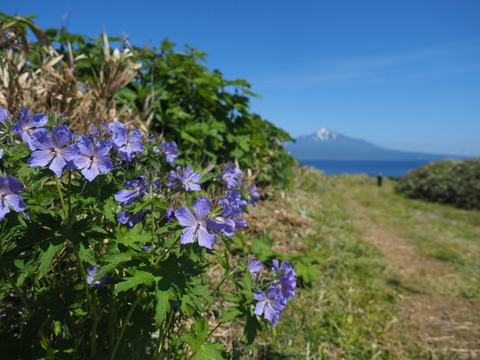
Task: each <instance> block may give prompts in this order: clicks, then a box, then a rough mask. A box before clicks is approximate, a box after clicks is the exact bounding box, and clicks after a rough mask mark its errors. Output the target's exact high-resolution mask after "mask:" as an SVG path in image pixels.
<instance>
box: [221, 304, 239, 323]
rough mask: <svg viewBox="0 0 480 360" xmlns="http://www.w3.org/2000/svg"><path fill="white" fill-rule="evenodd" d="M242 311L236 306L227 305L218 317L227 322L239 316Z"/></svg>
mask: <svg viewBox="0 0 480 360" xmlns="http://www.w3.org/2000/svg"><path fill="white" fill-rule="evenodd" d="M242 314H243V313H242V312H241V311H240V310H239V309H238V308H236V307H229V308H228V309H227V311H225V313H224V314H223V315H222V317H221V318H220V320H219V321H220V322H228V321H232V320H233V319H236V318H237V317H240V316H241V315H242Z"/></svg>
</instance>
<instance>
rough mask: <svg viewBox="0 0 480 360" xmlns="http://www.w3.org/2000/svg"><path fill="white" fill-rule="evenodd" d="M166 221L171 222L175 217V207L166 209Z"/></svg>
mask: <svg viewBox="0 0 480 360" xmlns="http://www.w3.org/2000/svg"><path fill="white" fill-rule="evenodd" d="M164 218H165V222H167V223H170V222H172V220H173V219H175V210H173V208H169V209H167V210H166V211H165V217H164Z"/></svg>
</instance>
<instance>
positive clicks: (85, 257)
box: [78, 244, 95, 265]
mask: <svg viewBox="0 0 480 360" xmlns="http://www.w3.org/2000/svg"><path fill="white" fill-rule="evenodd" d="M93 254H94V251H93V249H90V248H85V246H83V244H80V245H79V247H78V255H79V256H80V260H82V261H85V262H86V263H89V264H90V265H95V258H94V257H93Z"/></svg>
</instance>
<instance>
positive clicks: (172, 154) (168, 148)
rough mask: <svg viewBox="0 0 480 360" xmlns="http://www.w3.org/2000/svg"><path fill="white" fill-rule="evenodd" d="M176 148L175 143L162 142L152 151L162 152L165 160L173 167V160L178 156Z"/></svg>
mask: <svg viewBox="0 0 480 360" xmlns="http://www.w3.org/2000/svg"><path fill="white" fill-rule="evenodd" d="M176 148H177V143H176V142H175V141H170V142H169V143H167V142H165V141H164V142H162V144H161V145H160V147H155V148H154V149H153V151H155V152H160V151H163V155H165V159H166V160H167V161H168V162H169V163H170V164H172V165H175V158H176V157H177V156H178V154H179V153H178V151H177V150H175V149H176Z"/></svg>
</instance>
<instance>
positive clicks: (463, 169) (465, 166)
mask: <svg viewBox="0 0 480 360" xmlns="http://www.w3.org/2000/svg"><path fill="white" fill-rule="evenodd" d="M397 191H398V192H400V193H403V194H405V195H406V196H408V197H410V198H414V199H423V200H428V201H434V202H438V203H445V204H453V205H455V206H458V207H460V208H464V209H480V158H476V159H468V160H465V161H453V160H445V161H439V162H433V163H430V164H427V165H424V166H422V167H420V168H418V169H416V170H413V171H410V172H409V173H408V174H406V175H404V176H403V177H401V178H400V180H399V181H398V186H397Z"/></svg>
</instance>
